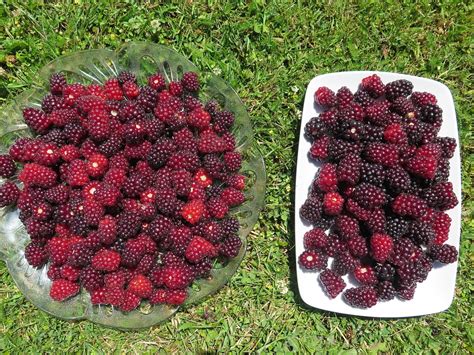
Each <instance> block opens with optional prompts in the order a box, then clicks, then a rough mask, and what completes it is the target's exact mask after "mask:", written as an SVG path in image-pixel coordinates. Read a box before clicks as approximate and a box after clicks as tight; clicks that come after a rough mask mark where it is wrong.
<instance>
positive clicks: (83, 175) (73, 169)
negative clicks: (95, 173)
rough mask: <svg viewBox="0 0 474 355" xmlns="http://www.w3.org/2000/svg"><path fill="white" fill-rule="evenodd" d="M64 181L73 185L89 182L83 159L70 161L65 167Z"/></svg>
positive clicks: (82, 184)
mask: <svg viewBox="0 0 474 355" xmlns="http://www.w3.org/2000/svg"><path fill="white" fill-rule="evenodd" d="M66 182H67V183H68V184H69V185H71V186H73V187H78V186H84V185H86V184H87V183H88V182H89V176H88V174H87V169H86V163H85V162H84V161H82V160H79V159H76V160H73V161H71V163H70V164H69V166H68V168H67V173H66Z"/></svg>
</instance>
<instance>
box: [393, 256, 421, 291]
mask: <svg viewBox="0 0 474 355" xmlns="http://www.w3.org/2000/svg"><path fill="white" fill-rule="evenodd" d="M397 277H398V283H399V285H400V286H405V287H406V286H412V285H413V284H415V283H416V279H417V271H416V267H415V265H414V264H413V263H410V262H407V263H404V264H402V265H400V266H399V267H398V268H397Z"/></svg>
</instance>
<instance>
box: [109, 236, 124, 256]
mask: <svg viewBox="0 0 474 355" xmlns="http://www.w3.org/2000/svg"><path fill="white" fill-rule="evenodd" d="M126 242H127V239H126V238H123V237H121V236H119V237H117V239H115V241H114V243H113V244H112V245H111V246H110V249H112V250H115V251H117V252H119V253H121V254H122V253H123V251H124V249H125V243H126Z"/></svg>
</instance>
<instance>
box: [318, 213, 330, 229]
mask: <svg viewBox="0 0 474 355" xmlns="http://www.w3.org/2000/svg"><path fill="white" fill-rule="evenodd" d="M333 223H334V217H332V216H327V215H325V214H324V213H323V214H322V215H321V217H320V218H319V219H318V220H317V221H316V222H313V227H315V228H321V229H324V230H326V229H328V228H329V227H331V226H332V224H333Z"/></svg>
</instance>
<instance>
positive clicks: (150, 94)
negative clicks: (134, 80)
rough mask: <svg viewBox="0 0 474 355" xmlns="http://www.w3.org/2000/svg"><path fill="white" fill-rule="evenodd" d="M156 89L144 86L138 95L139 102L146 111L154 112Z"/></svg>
mask: <svg viewBox="0 0 474 355" xmlns="http://www.w3.org/2000/svg"><path fill="white" fill-rule="evenodd" d="M156 95H157V93H156V91H155V90H154V89H153V88H151V87H149V86H142V87H141V88H140V94H139V95H138V97H137V103H138V104H139V105H140V106H141V107H142V108H143V110H145V112H152V111H153V109H154V108H155V106H156Z"/></svg>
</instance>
